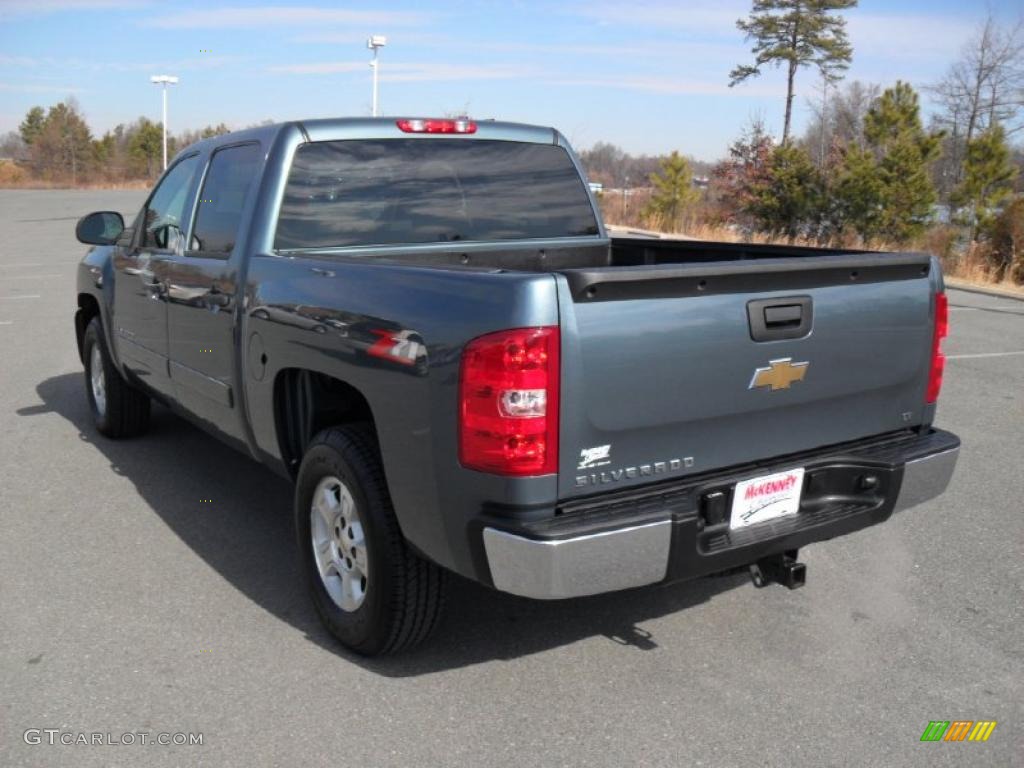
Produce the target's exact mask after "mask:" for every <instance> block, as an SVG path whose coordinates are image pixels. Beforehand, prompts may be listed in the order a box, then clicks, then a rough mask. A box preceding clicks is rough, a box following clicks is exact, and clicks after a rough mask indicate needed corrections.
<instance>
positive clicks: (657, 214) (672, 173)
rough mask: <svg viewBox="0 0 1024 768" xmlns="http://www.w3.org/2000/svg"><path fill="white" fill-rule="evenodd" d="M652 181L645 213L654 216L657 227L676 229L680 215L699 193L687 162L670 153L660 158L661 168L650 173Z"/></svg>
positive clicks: (678, 155)
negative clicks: (652, 192) (649, 198)
mask: <svg viewBox="0 0 1024 768" xmlns="http://www.w3.org/2000/svg"><path fill="white" fill-rule="evenodd" d="M651 184H652V185H653V186H654V195H653V196H652V197H651V202H650V203H649V204H648V206H647V210H646V211H644V214H645V215H647V216H651V217H652V218H654V219H655V220H656V221H657V223H658V226H659V227H660V228H662V229H666V230H668V231H671V232H676V231H678V230H679V228H680V226H681V224H682V218H683V214H684V213H686V210H687V209H688V208H689V207H690V206H691V205H693V203H695V202H696V201H697V199H698V198H699V196H700V193H699V192H698V191H697V190H696V189H694V187H693V171H692V170H691V169H690V161H689V160H687V159H686V158H685V157H683V156H682V155H680V154H679V153H678V152H673V153H672V154H671V155H669V156H668V157H666V158H665V159H664V160H663V161H662V163H661V170H660V171H659V172H658V173H654V174H651Z"/></svg>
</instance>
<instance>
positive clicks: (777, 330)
mask: <svg viewBox="0 0 1024 768" xmlns="http://www.w3.org/2000/svg"><path fill="white" fill-rule="evenodd" d="M813 315H814V312H813V306H812V304H811V297H810V296H785V297H780V298H777V299H757V300H756V301H748V302H747V319H748V321H749V322H750V338H752V339H753V340H754V341H781V340H782V339H800V338H803V337H804V336H806V335H807V334H809V333H810V332H811V324H812V321H813V319H814V317H813Z"/></svg>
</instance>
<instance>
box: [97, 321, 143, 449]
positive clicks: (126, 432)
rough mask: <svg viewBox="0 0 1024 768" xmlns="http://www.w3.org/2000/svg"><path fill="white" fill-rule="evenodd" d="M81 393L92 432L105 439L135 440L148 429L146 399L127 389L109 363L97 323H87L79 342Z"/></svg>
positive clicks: (131, 387)
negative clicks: (93, 426)
mask: <svg viewBox="0 0 1024 768" xmlns="http://www.w3.org/2000/svg"><path fill="white" fill-rule="evenodd" d="M82 357H83V359H84V361H85V391H86V396H87V398H88V400H89V410H90V411H92V418H93V422H94V423H95V424H96V429H98V430H99V431H100V432H101V433H103V434H104V435H106V436H107V437H113V438H120V437H135V436H136V435H141V434H142V433H143V432H145V431H146V429H147V428H148V427H149V395H147V394H146V393H145V392H141V391H139V390H137V389H135V388H134V387H133V386H131V385H130V384H129V383H128V382H127V381H125V380H124V378H123V377H122V376H121V373H120V372H119V371H118V370H117V368H116V367H115V366H114V361H113V360H111V359H110V353H109V352H108V351H107V345H106V342H105V341H104V339H103V326H102V325H100V319H99V318H98V317H94V318H93V319H92V320H91V321H89V325H88V327H87V328H86V329H85V336H84V337H83V338H82Z"/></svg>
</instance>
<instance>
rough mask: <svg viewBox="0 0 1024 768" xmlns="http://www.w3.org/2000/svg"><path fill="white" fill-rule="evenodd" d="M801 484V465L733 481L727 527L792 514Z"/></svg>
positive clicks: (736, 526) (801, 489) (802, 480)
mask: <svg viewBox="0 0 1024 768" xmlns="http://www.w3.org/2000/svg"><path fill="white" fill-rule="evenodd" d="M803 486H804V470H803V467H801V468H800V469H790V470H788V471H786V472H776V473H775V474H772V475H762V476H761V477H755V478H753V479H751V480H744V481H743V482H742V483H736V490H735V492H734V493H733V495H732V514H731V515H730V517H729V528H730V529H732V530H735V529H736V528H746V527H747V526H748V525H757V524H758V523H764V522H767V521H768V520H775V519H776V518H779V517H785V516H786V515H795V514H796V513H797V512H798V511H799V510H800V494H801V492H802V491H803Z"/></svg>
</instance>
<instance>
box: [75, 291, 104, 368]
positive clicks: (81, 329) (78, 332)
mask: <svg viewBox="0 0 1024 768" xmlns="http://www.w3.org/2000/svg"><path fill="white" fill-rule="evenodd" d="M94 317H100V303H99V301H98V300H97V298H96V297H95V296H93V295H92V294H91V293H79V294H78V310H77V311H76V312H75V340H76V341H77V342H78V359H79V360H81V361H82V362H83V363H84V362H85V358H84V356H83V355H84V352H83V349H82V347H83V341H84V339H85V329H86V328H88V327H89V323H90V322H92V319H93V318H94ZM101 322H102V319H101Z"/></svg>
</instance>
